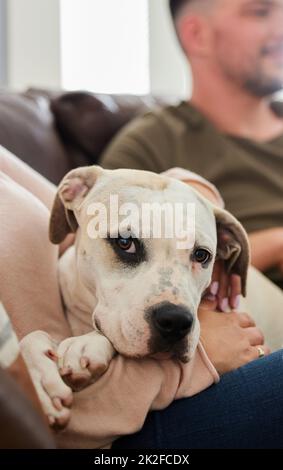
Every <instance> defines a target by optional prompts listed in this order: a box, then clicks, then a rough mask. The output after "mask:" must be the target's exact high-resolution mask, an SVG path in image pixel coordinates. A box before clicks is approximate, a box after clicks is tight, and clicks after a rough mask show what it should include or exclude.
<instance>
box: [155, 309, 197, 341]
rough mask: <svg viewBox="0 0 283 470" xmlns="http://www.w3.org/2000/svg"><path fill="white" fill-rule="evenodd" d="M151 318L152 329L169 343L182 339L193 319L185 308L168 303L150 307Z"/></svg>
mask: <svg viewBox="0 0 283 470" xmlns="http://www.w3.org/2000/svg"><path fill="white" fill-rule="evenodd" d="M151 317H152V322H153V326H154V328H155V329H156V330H157V331H158V333H159V334H160V335H161V337H162V338H164V339H166V340H169V341H178V340H180V339H182V338H184V337H185V336H186V335H187V334H188V333H189V332H190V331H191V329H192V326H193V323H194V317H193V315H192V314H191V312H190V311H189V310H188V309H187V308H186V307H184V306H182V305H174V304H172V303H170V302H164V303H162V304H160V305H157V306H155V307H151Z"/></svg>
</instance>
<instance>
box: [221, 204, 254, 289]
mask: <svg viewBox="0 0 283 470" xmlns="http://www.w3.org/2000/svg"><path fill="white" fill-rule="evenodd" d="M213 210H214V215H215V219H216V229H217V258H218V259H222V260H224V262H225V265H226V268H227V272H228V273H234V274H238V275H239V276H240V277H241V281H242V294H243V296H246V285H247V274H248V266H249V263H250V246H249V240H248V236H247V233H246V231H245V229H244V228H243V226H242V225H241V224H240V222H239V221H238V220H237V219H236V218H235V217H234V216H233V215H232V214H230V212H228V211H226V210H224V209H220V208H218V207H216V206H214V207H213Z"/></svg>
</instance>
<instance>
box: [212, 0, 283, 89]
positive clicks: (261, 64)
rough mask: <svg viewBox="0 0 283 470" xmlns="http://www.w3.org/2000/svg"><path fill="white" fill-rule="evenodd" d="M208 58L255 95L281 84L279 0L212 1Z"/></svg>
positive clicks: (282, 12) (282, 4)
mask: <svg viewBox="0 0 283 470" xmlns="http://www.w3.org/2000/svg"><path fill="white" fill-rule="evenodd" d="M215 2H216V3H215V8H214V9H213V11H212V16H211V19H210V25H211V28H212V30H211V31H212V60H213V63H214V65H215V66H216V67H217V68H218V69H219V68H220V70H221V72H222V73H224V74H225V75H226V77H228V78H230V79H231V80H232V81H236V82H237V83H238V84H240V85H242V86H243V87H244V88H245V89H247V90H249V91H250V92H252V93H253V94H254V95H256V96H266V95H269V94H272V93H274V92H276V91H278V90H279V89H281V88H282V85H283V0H215Z"/></svg>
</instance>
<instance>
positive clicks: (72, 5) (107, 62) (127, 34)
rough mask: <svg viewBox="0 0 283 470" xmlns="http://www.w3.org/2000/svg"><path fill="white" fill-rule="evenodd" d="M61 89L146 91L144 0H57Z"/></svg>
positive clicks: (146, 7)
mask: <svg viewBox="0 0 283 470" xmlns="http://www.w3.org/2000/svg"><path fill="white" fill-rule="evenodd" d="M60 16H61V67H62V69H61V74H62V85H63V88H65V89H68V90H74V89H86V90H90V91H94V92H97V93H130V94H131V93H132V94H147V93H149V87H150V85H149V82H150V78H149V33H148V0H61V12H60Z"/></svg>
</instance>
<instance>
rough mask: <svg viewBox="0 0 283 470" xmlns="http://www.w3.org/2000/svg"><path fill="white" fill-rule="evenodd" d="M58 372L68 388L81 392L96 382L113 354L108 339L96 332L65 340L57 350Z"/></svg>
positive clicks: (113, 351)
mask: <svg viewBox="0 0 283 470" xmlns="http://www.w3.org/2000/svg"><path fill="white" fill-rule="evenodd" d="M57 354H58V365H59V371H60V373H61V375H62V377H64V380H65V382H67V383H68V384H69V385H70V387H71V388H72V389H73V390H75V391H78V390H81V389H82V388H85V387H86V386H87V385H89V384H91V383H93V382H94V381H95V380H97V379H98V378H99V377H100V376H101V375H102V374H103V373H104V372H105V371H106V370H107V368H108V366H109V363H110V361H111V359H112V357H113V356H114V354H115V350H114V349H113V346H112V344H111V343H110V341H108V339H107V338H106V337H105V336H103V335H101V334H100V333H98V332H96V331H92V332H91V333H87V334H85V335H82V336H75V337H73V338H67V339H65V340H64V341H62V342H61V343H60V344H59V346H58V350H57Z"/></svg>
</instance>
